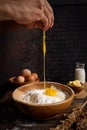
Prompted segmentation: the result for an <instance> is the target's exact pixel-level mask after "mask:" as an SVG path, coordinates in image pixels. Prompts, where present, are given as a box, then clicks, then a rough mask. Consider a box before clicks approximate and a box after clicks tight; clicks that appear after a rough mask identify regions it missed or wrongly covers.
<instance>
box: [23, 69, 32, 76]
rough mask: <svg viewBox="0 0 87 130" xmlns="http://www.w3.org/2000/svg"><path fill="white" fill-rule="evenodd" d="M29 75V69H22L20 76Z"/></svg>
mask: <svg viewBox="0 0 87 130" xmlns="http://www.w3.org/2000/svg"><path fill="white" fill-rule="evenodd" d="M29 75H31V70H29V69H23V70H22V76H24V77H27V76H29Z"/></svg>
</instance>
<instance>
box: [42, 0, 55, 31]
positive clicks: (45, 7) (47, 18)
mask: <svg viewBox="0 0 87 130" xmlns="http://www.w3.org/2000/svg"><path fill="white" fill-rule="evenodd" d="M41 9H42V11H43V13H44V15H42V21H43V24H44V28H43V29H44V30H47V29H49V28H51V27H52V26H53V24H54V14H53V10H52V8H51V6H50V5H49V3H48V2H47V0H41Z"/></svg>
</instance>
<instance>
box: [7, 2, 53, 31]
mask: <svg viewBox="0 0 87 130" xmlns="http://www.w3.org/2000/svg"><path fill="white" fill-rule="evenodd" d="M5 2H7V3H6V4H5V7H6V8H7V12H8V14H9V16H10V19H11V20H14V21H16V23H18V24H21V25H25V26H27V27H28V28H29V29H32V28H40V29H42V30H48V29H49V28H51V27H52V26H53V24H54V14H53V10H52V7H51V6H50V4H49V3H48V1H47V0H5Z"/></svg>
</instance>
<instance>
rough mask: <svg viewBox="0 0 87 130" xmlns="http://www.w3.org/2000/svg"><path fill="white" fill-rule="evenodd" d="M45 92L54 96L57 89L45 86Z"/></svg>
mask: <svg viewBox="0 0 87 130" xmlns="http://www.w3.org/2000/svg"><path fill="white" fill-rule="evenodd" d="M45 94H46V95H48V96H56V95H57V90H56V89H55V88H53V87H52V86H51V87H50V88H46V91H45Z"/></svg>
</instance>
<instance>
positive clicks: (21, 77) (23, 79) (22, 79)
mask: <svg viewBox="0 0 87 130" xmlns="http://www.w3.org/2000/svg"><path fill="white" fill-rule="evenodd" d="M16 82H19V83H24V82H25V78H24V77H23V76H18V77H17V78H16Z"/></svg>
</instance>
